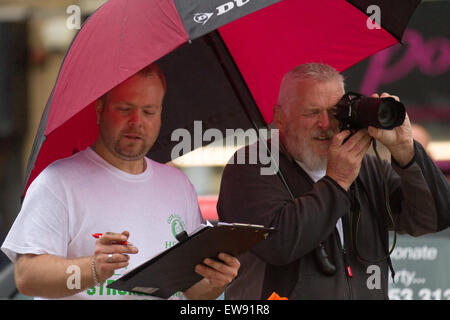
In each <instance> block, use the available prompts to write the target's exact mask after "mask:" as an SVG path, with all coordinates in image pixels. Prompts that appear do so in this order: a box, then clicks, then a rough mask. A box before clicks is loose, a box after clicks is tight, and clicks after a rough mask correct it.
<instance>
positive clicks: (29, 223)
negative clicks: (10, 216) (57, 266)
mask: <svg viewBox="0 0 450 320" xmlns="http://www.w3.org/2000/svg"><path fill="white" fill-rule="evenodd" d="M49 180H51V179H48V177H46V176H40V177H38V178H37V179H36V180H35V181H33V183H32V184H31V185H30V187H29V188H28V191H27V195H26V197H25V199H24V202H23V205H22V209H21V210H20V212H19V214H18V216H17V218H16V220H15V222H14V224H13V226H12V227H11V230H10V231H9V233H8V235H7V236H6V239H5V241H4V243H3V245H2V247H1V249H2V251H3V252H4V253H5V254H6V255H7V256H8V258H9V259H11V261H12V262H16V260H17V258H18V254H37V255H39V254H51V255H56V256H63V257H65V256H66V255H67V243H68V212H67V208H66V206H65V205H64V203H63V201H62V199H61V198H60V197H58V196H57V195H56V194H55V191H54V190H52V188H50V186H49V185H48V183H49Z"/></svg>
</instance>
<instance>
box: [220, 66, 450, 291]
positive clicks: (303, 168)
mask: <svg viewBox="0 0 450 320" xmlns="http://www.w3.org/2000/svg"><path fill="white" fill-rule="evenodd" d="M343 95H344V82H343V77H342V75H340V74H339V73H338V72H337V71H336V70H335V69H333V68H332V67H330V66H328V65H325V64H317V63H310V64H304V65H300V66H298V67H296V68H294V69H292V70H291V71H289V72H288V73H287V74H286V75H285V77H284V78H283V80H282V83H281V87H280V92H279V99H278V103H277V104H276V105H275V106H274V125H275V126H276V128H278V129H279V134H280V142H281V143H280V150H279V151H280V157H279V158H280V161H279V169H280V170H279V174H281V175H282V179H280V177H278V176H277V175H275V174H274V175H261V174H260V167H261V164H253V165H252V164H245V165H236V164H229V165H227V167H226V168H225V171H224V173H223V178H222V184H221V189H220V195H219V202H218V206H217V208H218V213H219V217H220V219H221V220H223V221H229V222H241V223H253V224H261V225H264V226H270V227H274V228H275V229H276V230H277V232H276V233H275V234H273V235H272V236H271V237H270V238H268V239H267V240H266V241H263V242H262V243H260V244H258V245H256V246H255V247H254V248H253V249H252V250H251V252H249V253H246V254H244V255H242V256H240V259H239V260H240V262H241V269H240V272H239V275H238V277H237V278H236V279H235V280H234V282H233V283H232V284H231V285H229V286H228V288H227V291H226V296H225V297H226V299H267V298H268V297H269V296H270V294H271V293H272V292H274V291H275V292H277V293H278V294H279V295H280V296H284V297H288V298H289V299H387V298H388V290H387V284H388V268H389V267H391V270H392V266H391V265H390V260H389V237H388V230H389V229H391V230H392V229H394V228H395V230H396V231H397V232H399V233H409V234H411V235H414V236H418V235H422V234H425V233H430V232H435V231H437V230H438V215H439V214H442V211H443V210H448V209H449V205H448V197H449V196H448V195H449V191H448V190H449V188H448V184H447V182H446V181H445V178H444V176H443V175H442V173H441V172H440V171H439V169H437V168H436V166H435V165H434V164H433V163H432V161H431V160H430V159H429V157H428V156H427V155H426V153H425V151H424V150H423V148H422V147H421V146H420V144H418V143H417V142H415V141H414V140H413V139H412V135H411V125H410V121H409V119H408V116H407V115H406V117H405V120H404V122H403V124H402V125H401V126H398V127H396V128H394V129H393V130H382V129H377V128H375V127H369V128H368V129H366V128H363V129H360V130H358V131H357V132H355V133H353V134H352V133H351V132H350V131H349V130H343V131H341V132H339V121H338V120H337V119H336V118H335V114H336V105H337V104H338V102H339V101H340V100H341V98H342V96H343ZM372 97H374V98H379V96H378V95H377V94H374V95H373V96H372ZM385 97H392V98H394V99H395V100H396V101H399V98H398V97H395V96H390V95H388V94H386V93H383V94H382V95H381V98H385ZM372 138H374V139H376V140H378V141H379V142H381V143H383V144H384V145H385V146H386V147H387V148H388V149H389V151H390V152H391V154H392V164H389V163H388V162H387V161H383V162H382V165H381V167H379V166H378V163H377V159H376V158H375V157H372V156H368V155H366V151H367V150H368V149H369V147H370V144H371V141H372ZM249 150H250V149H249V148H248V147H247V149H246V151H247V152H246V153H247V155H248V152H249ZM234 163H236V161H234ZM246 163H247V162H246ZM382 171H384V176H385V179H384V178H383V174H382ZM384 180H385V181H386V188H385V187H384ZM435 190H438V191H439V192H435ZM385 191H386V192H388V194H389V197H388V199H386V198H387V197H386V196H385ZM433 193H437V195H435V194H433ZM439 193H440V194H439Z"/></svg>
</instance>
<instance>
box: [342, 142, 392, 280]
mask: <svg viewBox="0 0 450 320" xmlns="http://www.w3.org/2000/svg"><path fill="white" fill-rule="evenodd" d="M373 149H374V151H375V154H376V156H377V166H378V169H379V171H380V173H381V175H382V180H383V191H384V196H385V202H386V203H385V206H386V210H387V213H388V216H389V219H390V220H391V223H392V226H393V230H394V240H393V244H392V247H391V249H390V250H389V251H388V252H386V255H385V256H384V257H382V258H381V259H377V260H373V261H371V260H369V259H366V258H364V257H362V255H361V254H360V253H359V251H358V245H357V243H358V231H359V221H360V218H361V206H360V204H359V201H358V199H357V197H356V194H359V193H358V188H359V187H361V188H362V190H363V191H364V194H365V195H366V198H367V202H368V204H369V206H370V209H371V212H373V213H374V215H375V219H376V221H377V228H378V231H379V234H380V238H381V241H382V242H383V247H385V248H388V247H389V245H388V243H386V242H385V240H384V232H386V231H388V230H389V228H388V225H387V222H386V221H385V219H383V217H382V216H381V215H380V214H378V213H377V212H378V210H377V209H376V208H375V206H374V205H373V203H372V202H371V201H370V197H369V195H368V192H367V190H366V188H365V187H364V184H363V183H362V181H361V180H360V178H359V177H358V178H357V179H356V181H355V183H354V184H353V185H352V187H353V190H352V192H351V197H352V200H353V201H352V202H353V205H352V209H351V212H350V217H351V219H350V232H351V233H350V236H351V242H352V246H353V249H354V251H355V254H356V256H357V257H358V258H359V259H361V260H362V261H365V262H368V263H379V262H382V261H384V260H387V262H388V265H389V269H390V270H391V275H392V278H394V276H395V271H394V268H393V267H392V261H391V259H390V255H391V254H392V252H393V251H394V248H395V244H396V241H397V233H396V230H395V229H396V228H395V222H394V219H393V216H392V212H391V208H390V203H389V188H388V186H387V180H386V173H385V170H384V167H383V164H382V161H381V158H380V156H379V154H378V151H377V150H376V141H375V139H373ZM355 214H356V217H355ZM355 219H356V226H355V237H353V223H354V220H355Z"/></svg>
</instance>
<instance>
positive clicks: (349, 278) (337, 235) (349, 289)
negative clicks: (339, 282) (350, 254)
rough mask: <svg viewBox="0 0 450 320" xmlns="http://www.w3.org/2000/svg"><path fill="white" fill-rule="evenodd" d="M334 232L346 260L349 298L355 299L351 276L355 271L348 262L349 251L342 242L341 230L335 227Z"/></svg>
mask: <svg viewBox="0 0 450 320" xmlns="http://www.w3.org/2000/svg"><path fill="white" fill-rule="evenodd" d="M334 234H335V237H336V240H337V242H338V246H339V249H340V250H341V252H342V257H343V261H344V272H345V280H346V281H347V289H348V298H349V300H353V289H352V283H351V278H352V277H353V273H352V269H351V267H350V264H349V263H348V258H347V251H346V250H345V248H344V247H343V246H342V244H341V238H340V237H339V232H338V231H337V229H335V233H334Z"/></svg>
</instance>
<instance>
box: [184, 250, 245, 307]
mask: <svg viewBox="0 0 450 320" xmlns="http://www.w3.org/2000/svg"><path fill="white" fill-rule="evenodd" d="M217 258H218V259H219V260H214V259H210V258H206V259H204V260H203V264H198V265H196V266H195V272H196V273H198V274H199V275H201V276H202V277H203V279H202V280H200V281H199V282H197V283H196V284H194V285H193V286H192V287H190V288H189V289H188V290H186V291H185V292H184V295H185V296H186V298H188V299H195V300H198V299H215V298H217V297H218V296H219V295H220V294H221V293H222V292H223V290H224V289H225V287H226V286H227V285H228V284H230V283H231V281H233V280H234V278H236V276H237V275H238V270H239V267H240V266H241V264H240V262H239V260H238V259H236V258H235V257H233V256H231V255H229V254H226V253H219V255H218V256H217Z"/></svg>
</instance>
